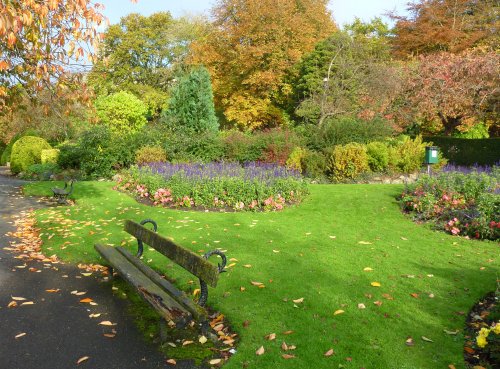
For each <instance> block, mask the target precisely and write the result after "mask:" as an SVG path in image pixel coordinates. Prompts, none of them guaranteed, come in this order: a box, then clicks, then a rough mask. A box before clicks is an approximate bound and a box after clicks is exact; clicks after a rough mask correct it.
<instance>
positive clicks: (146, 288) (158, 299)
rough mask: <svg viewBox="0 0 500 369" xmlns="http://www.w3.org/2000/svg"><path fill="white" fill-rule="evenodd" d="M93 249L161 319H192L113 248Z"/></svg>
mask: <svg viewBox="0 0 500 369" xmlns="http://www.w3.org/2000/svg"><path fill="white" fill-rule="evenodd" d="M94 247H95V249H96V250H97V251H98V252H99V253H100V254H101V255H102V256H103V257H104V258H105V259H106V260H107V261H108V262H109V263H110V264H111V265H112V266H113V268H115V269H116V271H117V272H118V273H119V274H120V275H121V276H122V277H123V278H124V279H125V280H126V281H127V282H129V283H130V284H131V285H133V286H134V287H135V288H136V289H137V291H138V292H139V294H140V295H141V297H142V298H144V299H145V300H146V301H147V302H149V303H150V304H151V305H152V306H153V307H154V308H155V309H156V310H157V311H158V313H159V314H160V315H161V316H162V317H163V318H165V319H166V320H175V321H179V320H186V321H187V320H190V319H191V318H192V314H191V313H190V312H189V311H187V310H186V309H185V307H183V306H181V305H180V304H179V303H178V302H177V301H176V300H175V299H174V298H173V297H171V296H170V295H169V294H168V293H167V292H166V291H165V290H163V289H162V288H160V286H158V285H157V284H156V283H154V282H153V281H152V280H151V279H150V278H149V277H148V276H147V275H145V274H144V273H143V272H142V271H141V270H139V269H138V268H136V267H135V265H134V264H132V263H131V262H130V260H128V259H127V258H126V257H125V256H124V255H123V254H122V253H120V252H119V251H117V250H116V249H115V247H112V246H104V245H100V244H96V245H95V246H94ZM165 282H166V281H165ZM167 283H168V282H167Z"/></svg>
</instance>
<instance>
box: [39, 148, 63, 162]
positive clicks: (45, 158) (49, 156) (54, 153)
mask: <svg viewBox="0 0 500 369" xmlns="http://www.w3.org/2000/svg"><path fill="white" fill-rule="evenodd" d="M59 152H60V150H59V149H47V150H42V154H41V160H42V164H57V159H58V157H59Z"/></svg>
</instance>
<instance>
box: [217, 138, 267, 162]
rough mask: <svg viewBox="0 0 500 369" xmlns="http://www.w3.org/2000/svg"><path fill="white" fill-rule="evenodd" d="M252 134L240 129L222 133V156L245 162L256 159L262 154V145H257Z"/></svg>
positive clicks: (230, 159)
mask: <svg viewBox="0 0 500 369" xmlns="http://www.w3.org/2000/svg"><path fill="white" fill-rule="evenodd" d="M256 141H257V140H256V139H255V136H254V135H251V134H248V133H243V132H240V131H236V130H234V131H226V132H223V133H222V142H223V144H224V157H225V159H226V160H228V161H237V162H239V163H247V162H252V161H257V160H258V159H259V158H260V157H261V156H262V151H263V150H264V145H263V144H262V145H259V143H258V142H256Z"/></svg>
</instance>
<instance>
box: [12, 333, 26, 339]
mask: <svg viewBox="0 0 500 369" xmlns="http://www.w3.org/2000/svg"><path fill="white" fill-rule="evenodd" d="M23 336H26V333H19V334H18V335H17V336H15V337H14V338H15V339H18V338H20V337H23Z"/></svg>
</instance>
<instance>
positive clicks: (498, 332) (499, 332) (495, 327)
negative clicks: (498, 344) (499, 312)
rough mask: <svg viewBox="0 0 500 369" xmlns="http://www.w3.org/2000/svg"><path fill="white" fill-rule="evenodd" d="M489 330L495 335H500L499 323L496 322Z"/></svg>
mask: <svg viewBox="0 0 500 369" xmlns="http://www.w3.org/2000/svg"><path fill="white" fill-rule="evenodd" d="M491 330H492V331H493V332H495V334H500V322H497V325H496V326H494V327H493V328H491Z"/></svg>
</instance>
